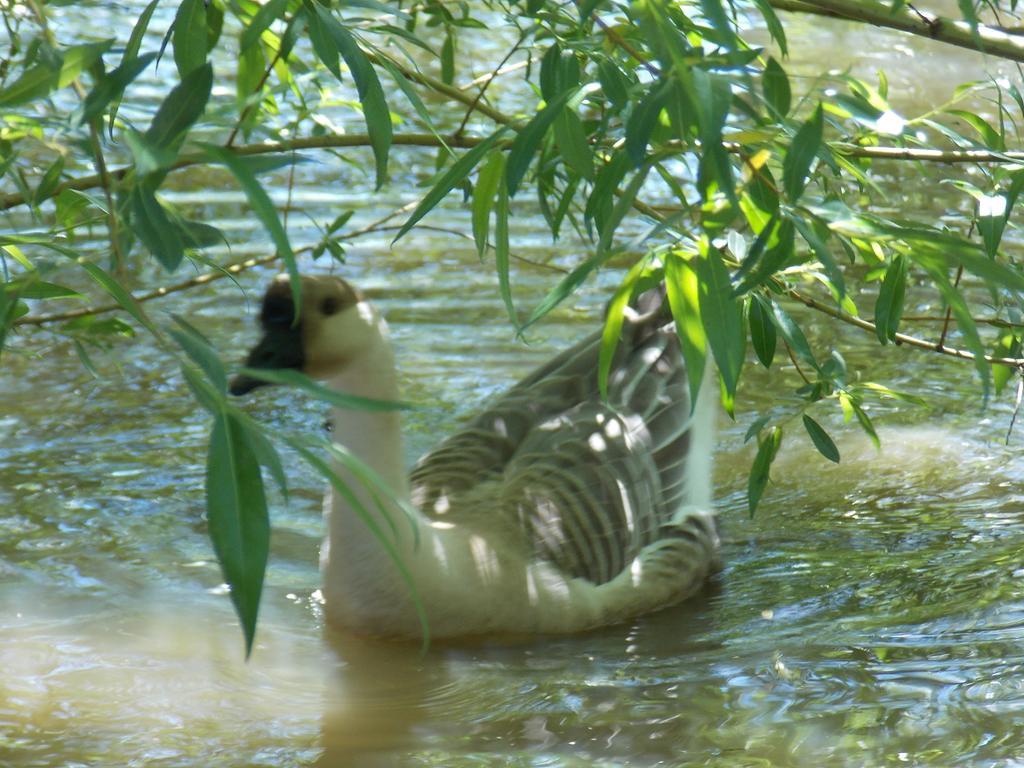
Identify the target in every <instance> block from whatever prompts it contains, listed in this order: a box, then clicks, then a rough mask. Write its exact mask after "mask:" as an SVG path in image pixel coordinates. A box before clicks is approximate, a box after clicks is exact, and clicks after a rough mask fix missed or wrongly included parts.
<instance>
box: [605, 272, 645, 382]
mask: <svg viewBox="0 0 1024 768" xmlns="http://www.w3.org/2000/svg"><path fill="white" fill-rule="evenodd" d="M650 262H651V255H650V254H648V255H646V256H644V257H643V258H642V259H640V260H639V261H638V262H637V263H636V264H634V265H633V266H632V267H630V269H629V271H628V272H627V273H626V277H625V278H623V280H622V283H621V284H620V285H619V287H618V288H617V289H616V290H615V294H614V295H613V296H612V299H611V301H610V302H608V311H607V313H606V314H605V318H604V330H603V331H602V332H601V347H600V350H599V351H598V356H597V386H598V389H599V390H600V392H601V399H602V400H604V401H605V402H607V401H608V376H609V375H610V373H611V370H612V361H613V360H614V359H615V350H616V349H617V348H618V346H619V340H620V339H621V337H622V325H623V322H624V320H625V312H626V307H627V306H628V305H629V301H630V299H631V298H632V297H633V292H634V290H635V289H636V286H637V282H638V281H639V280H640V277H641V276H642V275H643V274H644V271H645V270H646V269H647V267H648V265H649V264H650Z"/></svg>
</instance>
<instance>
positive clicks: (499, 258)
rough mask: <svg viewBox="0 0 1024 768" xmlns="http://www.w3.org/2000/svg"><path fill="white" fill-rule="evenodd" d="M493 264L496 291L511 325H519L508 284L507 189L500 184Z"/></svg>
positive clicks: (509, 284) (495, 220)
mask: <svg viewBox="0 0 1024 768" xmlns="http://www.w3.org/2000/svg"><path fill="white" fill-rule="evenodd" d="M494 264H495V268H496V269H497V271H498V290H499V292H500V293H501V299H502V301H504V302H505V310H506V311H507V312H508V317H509V320H511V321H512V325H514V326H518V325H519V318H518V317H516V308H515V304H513V302H512V285H511V283H510V282H509V276H508V270H509V243H508V189H507V187H505V185H504V184H501V185H500V187H499V189H498V205H497V207H496V208H495V216H494Z"/></svg>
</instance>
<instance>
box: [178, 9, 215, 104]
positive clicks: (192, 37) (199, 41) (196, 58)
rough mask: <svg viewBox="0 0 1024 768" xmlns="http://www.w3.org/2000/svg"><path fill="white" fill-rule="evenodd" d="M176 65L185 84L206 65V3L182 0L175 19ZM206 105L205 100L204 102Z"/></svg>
mask: <svg viewBox="0 0 1024 768" xmlns="http://www.w3.org/2000/svg"><path fill="white" fill-rule="evenodd" d="M172 41H173V44H174V63H175V65H176V66H177V67H178V75H179V76H180V77H181V79H182V82H184V80H185V77H186V76H187V75H189V74H190V73H191V72H192V71H193V70H195V69H197V68H198V67H201V66H203V64H205V63H206V54H207V47H206V46H207V37H206V2H205V0H182V3H181V5H179V6H178V13H177V14H176V15H175V17H174V32H173V34H172ZM203 101H204V103H205V99H204V100H203Z"/></svg>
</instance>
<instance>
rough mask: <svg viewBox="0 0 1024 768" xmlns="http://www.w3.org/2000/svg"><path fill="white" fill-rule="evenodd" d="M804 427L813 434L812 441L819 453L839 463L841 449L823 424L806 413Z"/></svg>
mask: <svg viewBox="0 0 1024 768" xmlns="http://www.w3.org/2000/svg"><path fill="white" fill-rule="evenodd" d="M804 429H806V430H807V434H808V435H810V436H811V442H813V443H814V447H815V448H817V449H818V453H820V454H821V455H822V456H824V457H825V458H826V459H828V460H829V461H832V462H835V463H836V464H838V463H839V449H838V448H836V444H835V443H834V442H832V438H831V437H829V436H828V432H826V431H825V430H824V429H822V427H821V425H820V424H819V423H818V422H816V421H815V420H814V419H812V418H811V417H810V416H808V415H807V414H806V413H805V414H804Z"/></svg>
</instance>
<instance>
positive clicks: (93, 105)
mask: <svg viewBox="0 0 1024 768" xmlns="http://www.w3.org/2000/svg"><path fill="white" fill-rule="evenodd" d="M157 55H158V54H157V52H156V51H153V52H151V53H147V54H145V55H144V56H139V57H138V58H137V59H131V60H129V61H124V62H122V63H121V65H120V66H119V67H118V68H117V69H115V70H112V71H110V72H108V73H107V74H105V75H104V76H103V77H102V78H101V79H100V81H99V82H98V83H97V84H96V87H95V88H93V89H92V90H91V91H89V95H88V96H86V97H85V101H83V102H82V117H81V119H80V121H79V124H81V125H84V124H86V123H89V122H91V121H92V120H93V119H94V118H95V117H97V116H98V115H99V114H100V113H101V112H102V111H103V110H104V109H106V108H107V105H108V104H110V102H112V101H114V100H115V99H117V100H118V101H120V99H121V96H122V95H123V94H124V89H125V88H127V87H128V86H129V85H130V84H131V82H132V81H133V80H134V79H135V78H136V77H138V76H139V75H140V74H142V70H144V69H145V68H146V67H148V66H149V63H150V62H151V61H153V59H155V58H156V57H157Z"/></svg>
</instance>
